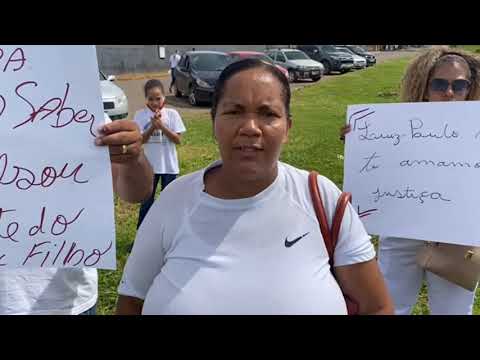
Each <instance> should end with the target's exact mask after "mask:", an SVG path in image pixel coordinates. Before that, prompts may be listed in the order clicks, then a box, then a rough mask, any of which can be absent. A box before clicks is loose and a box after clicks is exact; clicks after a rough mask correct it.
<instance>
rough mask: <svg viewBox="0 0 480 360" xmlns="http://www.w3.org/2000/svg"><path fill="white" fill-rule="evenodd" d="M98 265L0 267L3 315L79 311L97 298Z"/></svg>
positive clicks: (78, 312)
mask: <svg viewBox="0 0 480 360" xmlns="http://www.w3.org/2000/svg"><path fill="white" fill-rule="evenodd" d="M97 288H98V275H97V269H73V268H69V269H66V268H63V269H54V268H47V269H40V268H35V269H34V268H32V269H29V268H18V269H5V270H0V315H78V314H80V313H82V312H84V311H87V310H88V309H90V308H91V307H93V306H94V305H95V303H96V302H97V298H98V289H97Z"/></svg>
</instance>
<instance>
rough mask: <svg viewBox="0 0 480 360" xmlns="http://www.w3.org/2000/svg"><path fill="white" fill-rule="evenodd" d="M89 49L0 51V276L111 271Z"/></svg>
mask: <svg viewBox="0 0 480 360" xmlns="http://www.w3.org/2000/svg"><path fill="white" fill-rule="evenodd" d="M103 122H104V113H103V107H102V101H101V93H100V84H99V73H98V64H97V58H96V53H95V47H94V46H45V45H36V46H21V45H17V46H12V45H8V46H2V45H0V138H1V142H0V269H5V268H18V267H45V268H46V267H95V268H105V269H115V268H116V261H115V227H114V213H113V211H114V210H113V192H112V175H111V167H110V161H109V155H108V150H107V149H106V148H104V147H102V148H100V147H97V146H95V145H94V139H95V136H96V133H97V132H96V129H97V127H98V126H99V125H101V124H102V123H103Z"/></svg>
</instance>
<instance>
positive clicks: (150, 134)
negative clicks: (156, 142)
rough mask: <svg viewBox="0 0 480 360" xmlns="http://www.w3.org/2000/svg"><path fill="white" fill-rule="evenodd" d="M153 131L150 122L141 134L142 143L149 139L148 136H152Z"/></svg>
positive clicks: (153, 128)
mask: <svg viewBox="0 0 480 360" xmlns="http://www.w3.org/2000/svg"><path fill="white" fill-rule="evenodd" d="M154 131H155V126H153V124H151V125H150V127H149V128H148V129H147V130H146V131H144V132H143V134H142V144H146V143H147V142H148V140H150V137H151V136H152V134H153V132H154Z"/></svg>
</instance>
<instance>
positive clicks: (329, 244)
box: [308, 171, 352, 267]
mask: <svg viewBox="0 0 480 360" xmlns="http://www.w3.org/2000/svg"><path fill="white" fill-rule="evenodd" d="M317 177H318V173H317V172H316V171H312V172H311V173H310V175H309V176H308V186H309V188H310V194H311V196H312V202H313V208H314V209H315V214H316V215H317V219H318V222H319V223H320V231H321V232H322V236H323V239H324V241H325V246H326V248H327V252H328V257H329V263H330V266H331V267H333V254H334V252H335V247H336V246H337V241H338V234H339V233H340V226H341V225H342V220H343V215H344V214H345V209H346V208H347V205H348V203H349V202H350V201H351V199H352V195H351V194H350V193H348V192H343V193H342V194H341V195H340V197H339V198H338V201H337V208H336V209H335V215H334V217H333V221H332V228H331V229H330V226H328V220H327V215H326V213H325V208H324V206H323V201H322V197H321V195H320V191H319V190H318V183H317Z"/></svg>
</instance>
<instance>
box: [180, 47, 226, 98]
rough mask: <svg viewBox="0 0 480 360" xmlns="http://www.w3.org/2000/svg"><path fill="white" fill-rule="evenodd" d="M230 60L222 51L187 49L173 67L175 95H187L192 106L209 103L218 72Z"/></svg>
mask: <svg viewBox="0 0 480 360" xmlns="http://www.w3.org/2000/svg"><path fill="white" fill-rule="evenodd" d="M230 62H231V60H230V57H229V56H228V55H227V54H226V53H223V52H219V51H187V52H186V53H184V54H183V55H182V58H181V59H180V62H179V63H178V65H177V67H176V68H175V69H174V71H175V83H174V92H175V96H176V97H181V96H188V102H189V103H190V105H192V106H196V105H199V104H200V103H211V102H212V96H213V92H214V89H215V85H216V83H217V80H218V78H219V76H220V73H221V72H222V71H223V69H225V68H226V67H227V65H228V64H229V63H230Z"/></svg>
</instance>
